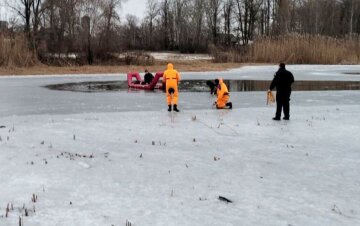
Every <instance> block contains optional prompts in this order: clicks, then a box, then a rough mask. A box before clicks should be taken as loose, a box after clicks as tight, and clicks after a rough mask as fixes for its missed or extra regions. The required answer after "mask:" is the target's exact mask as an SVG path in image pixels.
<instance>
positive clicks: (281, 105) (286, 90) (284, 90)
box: [268, 63, 294, 121]
mask: <svg viewBox="0 0 360 226" xmlns="http://www.w3.org/2000/svg"><path fill="white" fill-rule="evenodd" d="M293 83H294V76H293V74H292V73H291V72H290V71H288V70H286V69H285V64H284V63H280V65H279V70H278V71H277V72H276V73H275V75H274V79H273V80H272V82H271V85H270V88H269V90H268V92H271V91H272V90H273V89H274V88H275V87H276V114H275V117H274V118H273V120H277V121H278V120H280V118H281V111H282V110H284V118H283V119H284V120H290V103H289V102H290V95H291V85H292V84H293Z"/></svg>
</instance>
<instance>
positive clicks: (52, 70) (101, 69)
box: [0, 61, 242, 76]
mask: <svg viewBox="0 0 360 226" xmlns="http://www.w3.org/2000/svg"><path fill="white" fill-rule="evenodd" d="M172 63H173V64H174V66H175V69H176V70H178V71H179V72H185V71H194V72H196V71H223V70H227V69H231V68H238V67H241V66H242V64H240V63H222V64H219V63H212V62H211V61H175V62H172ZM166 65H167V62H161V61H160V62H155V64H154V65H150V66H133V65H121V66H74V67H53V66H45V65H36V66H32V67H28V68H15V67H11V68H9V67H8V68H6V67H0V76H1V75H3V76H4V75H55V74H107V73H109V74H114V73H128V72H130V71H139V72H143V71H144V70H145V68H147V69H148V70H149V71H151V72H157V71H164V70H165V69H166Z"/></svg>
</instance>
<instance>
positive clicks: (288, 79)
mask: <svg viewBox="0 0 360 226" xmlns="http://www.w3.org/2000/svg"><path fill="white" fill-rule="evenodd" d="M293 82H294V76H293V74H292V73H291V72H290V71H287V70H286V69H285V68H280V69H279V70H278V71H277V72H276V73H275V76H274V79H273V80H272V82H271V85H270V90H273V89H274V88H275V87H276V91H277V93H278V94H284V95H290V93H291V85H292V84H293Z"/></svg>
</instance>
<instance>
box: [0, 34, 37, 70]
mask: <svg viewBox="0 0 360 226" xmlns="http://www.w3.org/2000/svg"><path fill="white" fill-rule="evenodd" d="M36 63H37V60H36V57H35V55H34V54H33V53H32V52H31V51H29V49H28V47H27V42H26V39H25V37H24V36H22V35H17V36H15V37H14V38H5V37H4V36H2V35H0V67H8V68H17V67H29V66H34V65H35V64H36Z"/></svg>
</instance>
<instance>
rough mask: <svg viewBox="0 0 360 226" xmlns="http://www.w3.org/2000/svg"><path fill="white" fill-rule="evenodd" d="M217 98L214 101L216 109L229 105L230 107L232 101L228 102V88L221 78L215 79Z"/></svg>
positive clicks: (230, 107)
mask: <svg viewBox="0 0 360 226" xmlns="http://www.w3.org/2000/svg"><path fill="white" fill-rule="evenodd" d="M215 85H216V87H217V88H216V94H217V100H216V102H215V103H214V105H216V108H217V109H224V108H225V107H229V109H232V103H231V102H228V101H229V99H230V95H229V90H228V88H227V86H226V84H225V83H224V81H223V80H222V79H215Z"/></svg>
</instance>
